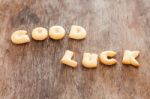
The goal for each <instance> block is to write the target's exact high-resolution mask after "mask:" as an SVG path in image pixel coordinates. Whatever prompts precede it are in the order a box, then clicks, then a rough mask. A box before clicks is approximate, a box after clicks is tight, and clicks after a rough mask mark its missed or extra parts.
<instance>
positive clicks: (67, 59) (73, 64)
mask: <svg viewBox="0 0 150 99" xmlns="http://www.w3.org/2000/svg"><path fill="white" fill-rule="evenodd" d="M72 57H73V52H72V51H69V50H67V51H66V52H65V55H64V56H63V58H62V59H61V61H60V62H61V63H63V64H66V65H69V66H71V67H77V62H76V61H74V60H72V59H71V58H72Z"/></svg>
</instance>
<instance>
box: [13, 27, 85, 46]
mask: <svg viewBox="0 0 150 99" xmlns="http://www.w3.org/2000/svg"><path fill="white" fill-rule="evenodd" d="M31 35H32V38H33V39H34V40H39V41H42V40H45V39H47V38H48V36H49V37H50V38H51V39H54V40H60V39H63V38H64V37H65V35H66V31H65V29H64V28H63V27H62V26H52V27H50V28H49V31H48V30H47V29H46V28H43V27H37V28H34V29H33V30H32V33H31ZM85 37H86V31H85V29H84V28H83V27H81V26H77V25H72V27H71V30H70V33H69V38H71V39H76V40H80V39H84V38H85ZM11 41H12V43H14V44H23V43H28V42H30V38H29V36H28V33H27V31H26V30H17V31H15V32H14V33H12V35H11Z"/></svg>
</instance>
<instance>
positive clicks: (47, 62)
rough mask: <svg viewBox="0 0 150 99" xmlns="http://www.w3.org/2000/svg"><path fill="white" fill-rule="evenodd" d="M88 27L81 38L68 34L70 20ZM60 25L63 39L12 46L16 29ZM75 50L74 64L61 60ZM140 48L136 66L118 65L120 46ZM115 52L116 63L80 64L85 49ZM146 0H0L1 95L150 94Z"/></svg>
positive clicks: (104, 97) (74, 98)
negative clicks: (67, 63) (107, 64)
mask: <svg viewBox="0 0 150 99" xmlns="http://www.w3.org/2000/svg"><path fill="white" fill-rule="evenodd" d="M73 24H75V25H80V26H83V27H84V28H85V29H86V30H87V33H88V35H87V38H86V39H85V40H81V41H76V40H71V39H69V38H68V34H69V31H70V28H71V25H73ZM53 25H61V26H63V27H64V28H65V29H66V32H67V35H66V36H65V38H64V39H63V40H59V41H54V40H52V39H47V40H45V41H34V40H32V41H31V42H30V43H28V44H23V45H14V44H12V43H11V41H10V36H11V34H12V33H13V32H14V31H16V30H19V29H25V30H27V31H28V32H29V33H30V35H31V31H32V29H33V28H35V27H38V26H42V27H45V28H47V29H48V28H50V27H51V26H53ZM67 49H68V50H71V51H74V52H75V60H77V61H78V64H79V65H78V67H77V68H76V69H73V68H70V67H68V66H66V65H61V64H60V59H61V58H62V56H63V55H64V52H65V50H67ZM126 49H129V50H140V52H141V53H140V57H139V58H138V59H137V60H138V61H139V62H140V64H141V66H140V67H139V68H135V67H133V66H126V65H122V63H121V60H122V57H123V51H124V50H126ZM104 50H114V51H116V52H117V56H116V59H117V61H118V63H117V65H114V66H105V65H102V64H100V63H99V65H98V67H97V68H96V69H86V68H84V67H83V66H82V65H81V60H82V54H83V52H84V51H86V52H91V53H97V54H99V53H101V52H102V51H104ZM149 51H150V0H0V99H149V98H150V52H149Z"/></svg>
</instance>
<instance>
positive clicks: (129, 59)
mask: <svg viewBox="0 0 150 99" xmlns="http://www.w3.org/2000/svg"><path fill="white" fill-rule="evenodd" d="M139 53H140V52H139V51H129V50H125V51H124V56H123V60H122V63H123V64H128V65H133V66H139V65H140V64H139V63H138V61H137V60H136V59H135V58H136V57H138V56H139Z"/></svg>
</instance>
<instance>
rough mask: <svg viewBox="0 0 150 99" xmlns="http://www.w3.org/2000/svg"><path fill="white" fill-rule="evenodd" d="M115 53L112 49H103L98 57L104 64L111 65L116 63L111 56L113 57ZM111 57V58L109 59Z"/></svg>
mask: <svg viewBox="0 0 150 99" xmlns="http://www.w3.org/2000/svg"><path fill="white" fill-rule="evenodd" d="M116 54H117V53H116V52H114V51H104V52H102V53H101V54H100V56H99V58H100V61H101V63H103V64H105V65H113V64H116V63H117V61H116V60H115V59H113V58H112V57H114V56H115V55H116ZM109 58H111V59H109Z"/></svg>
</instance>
